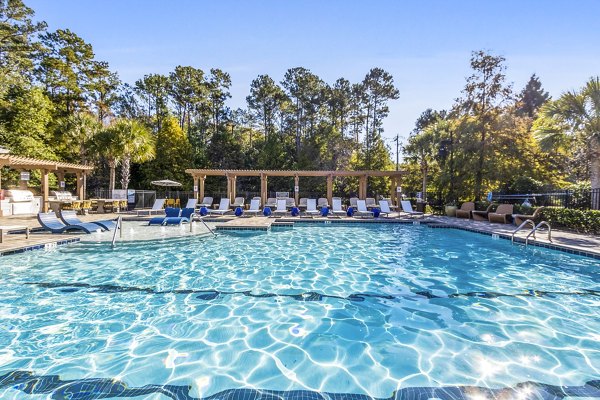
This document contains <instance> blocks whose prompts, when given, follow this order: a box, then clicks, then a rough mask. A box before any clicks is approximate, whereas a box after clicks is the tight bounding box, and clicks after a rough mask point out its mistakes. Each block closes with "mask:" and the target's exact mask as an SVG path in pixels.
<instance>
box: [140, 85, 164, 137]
mask: <svg viewBox="0 0 600 400" xmlns="http://www.w3.org/2000/svg"><path fill="white" fill-rule="evenodd" d="M135 90H136V92H137V94H138V95H139V96H140V97H141V98H142V99H143V103H145V105H146V115H147V118H148V123H149V124H153V125H154V129H155V131H159V130H160V129H161V127H162V121H163V120H164V119H165V118H166V117H167V115H168V114H169V97H168V96H169V78H168V77H166V76H164V75H160V74H149V75H144V77H143V78H142V79H139V80H137V81H136V82H135Z"/></svg>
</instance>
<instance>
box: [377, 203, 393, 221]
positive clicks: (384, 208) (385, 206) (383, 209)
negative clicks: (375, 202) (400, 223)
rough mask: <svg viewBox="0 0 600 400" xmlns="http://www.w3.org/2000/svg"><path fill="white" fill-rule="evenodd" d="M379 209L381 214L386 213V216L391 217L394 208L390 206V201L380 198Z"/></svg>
mask: <svg viewBox="0 0 600 400" xmlns="http://www.w3.org/2000/svg"><path fill="white" fill-rule="evenodd" d="M379 210H380V212H379V215H385V217H386V218H390V214H391V213H392V209H391V208H390V203H388V201H387V200H379Z"/></svg>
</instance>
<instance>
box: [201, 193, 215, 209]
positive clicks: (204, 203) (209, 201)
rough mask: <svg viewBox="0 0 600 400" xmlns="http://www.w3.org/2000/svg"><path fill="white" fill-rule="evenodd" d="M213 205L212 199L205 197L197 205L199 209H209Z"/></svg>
mask: <svg viewBox="0 0 600 400" xmlns="http://www.w3.org/2000/svg"><path fill="white" fill-rule="evenodd" d="M212 204H213V198H212V197H207V196H205V197H204V198H203V199H202V202H201V203H200V204H199V206H200V207H206V208H211V207H212Z"/></svg>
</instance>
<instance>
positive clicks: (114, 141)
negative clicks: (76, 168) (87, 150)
mask: <svg viewBox="0 0 600 400" xmlns="http://www.w3.org/2000/svg"><path fill="white" fill-rule="evenodd" d="M92 150H93V151H94V152H95V153H96V154H98V155H100V156H102V157H104V158H106V161H107V163H108V168H109V169H110V173H109V180H108V193H109V194H108V196H109V197H110V198H112V193H113V191H114V190H115V181H116V170H117V165H119V162H120V161H121V158H122V156H123V148H122V146H121V139H120V137H119V133H118V132H117V131H116V130H115V129H114V127H112V126H110V127H108V128H105V129H103V130H101V131H100V132H98V133H97V134H96V136H94V140H93V142H92Z"/></svg>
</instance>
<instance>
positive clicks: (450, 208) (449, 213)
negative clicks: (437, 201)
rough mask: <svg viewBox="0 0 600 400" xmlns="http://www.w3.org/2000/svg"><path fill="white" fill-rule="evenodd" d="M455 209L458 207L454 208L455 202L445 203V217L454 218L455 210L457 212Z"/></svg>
mask: <svg viewBox="0 0 600 400" xmlns="http://www.w3.org/2000/svg"><path fill="white" fill-rule="evenodd" d="M457 208H458V207H457V206H456V203H455V202H453V201H451V202H449V203H447V204H446V208H445V210H446V215H447V216H448V217H456V210H457Z"/></svg>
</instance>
